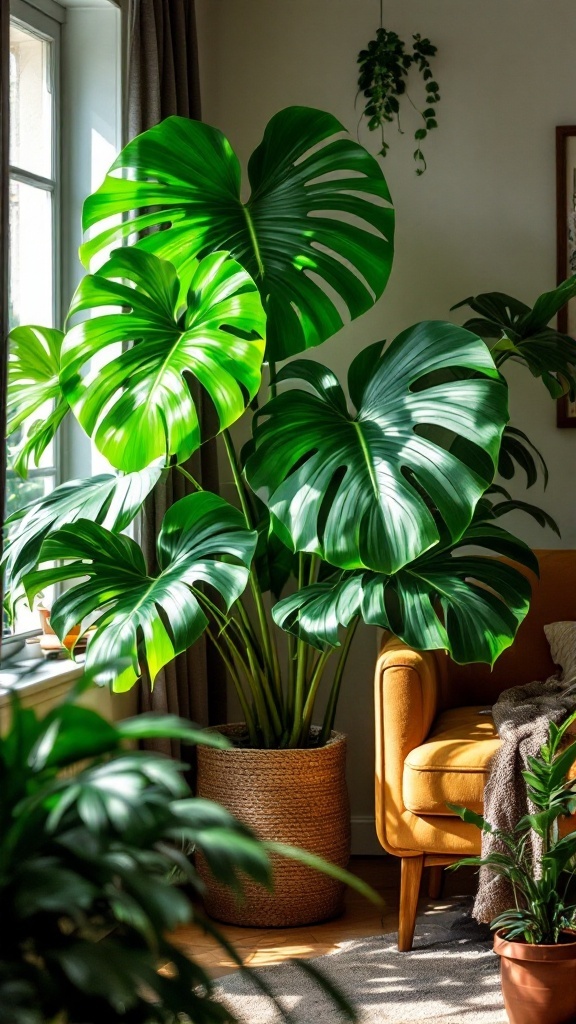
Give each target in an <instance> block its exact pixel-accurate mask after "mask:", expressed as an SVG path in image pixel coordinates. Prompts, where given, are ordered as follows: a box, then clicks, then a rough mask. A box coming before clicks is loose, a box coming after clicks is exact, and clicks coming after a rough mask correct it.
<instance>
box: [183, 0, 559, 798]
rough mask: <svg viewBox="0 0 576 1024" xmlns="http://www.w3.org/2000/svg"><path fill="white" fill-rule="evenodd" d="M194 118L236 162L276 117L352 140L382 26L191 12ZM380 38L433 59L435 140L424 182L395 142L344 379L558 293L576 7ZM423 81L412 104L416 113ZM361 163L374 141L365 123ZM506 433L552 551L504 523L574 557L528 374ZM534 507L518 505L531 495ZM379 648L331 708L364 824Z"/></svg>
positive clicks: (466, 5)
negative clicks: (562, 145) (541, 476)
mask: <svg viewBox="0 0 576 1024" xmlns="http://www.w3.org/2000/svg"><path fill="white" fill-rule="evenodd" d="M196 6H197V11H198V24H199V32H200V47H201V74H202V92H203V111H204V119H205V120H206V121H208V122H209V123H211V124H215V125H217V126H218V127H220V128H221V129H222V130H223V131H224V132H225V133H226V134H227V135H228V137H229V138H230V140H231V142H232V144H233V145H234V147H235V148H236V150H237V152H238V153H239V155H240V156H241V157H242V158H245V157H246V156H248V155H249V153H250V152H251V151H252V149H253V148H254V147H255V145H257V143H258V142H259V140H260V137H261V133H262V130H263V127H264V125H265V123H266V121H267V120H268V119H269V118H270V117H271V116H272V114H274V113H275V112H276V111H277V110H279V109H280V108H281V107H284V106H288V105H290V104H295V103H298V104H305V105H309V106H317V107H323V108H325V109H327V110H330V111H331V112H332V113H334V114H335V115H336V116H337V117H339V118H340V120H342V121H343V123H344V124H345V125H346V126H347V127H348V128H350V130H351V131H352V132H355V131H356V124H357V122H358V117H359V110H360V109H361V107H360V106H359V107H358V109H356V110H355V106H354V100H355V94H356V79H357V68H356V63H355V59H356V55H357V53H358V51H359V50H360V49H361V48H362V47H363V46H364V45H365V44H366V43H367V42H368V40H369V39H370V38H371V37H372V35H373V33H374V31H375V29H376V27H377V22H378V3H377V0H283V2H280V0H196ZM384 8H385V25H386V27H387V28H390V29H394V30H395V31H397V32H399V34H400V35H401V36H402V37H403V38H405V39H409V38H410V36H411V34H412V33H413V32H420V33H421V34H422V35H428V36H429V37H430V38H431V40H432V41H433V42H434V43H435V44H436V45H437V47H438V51H439V52H438V56H437V58H436V59H435V63H434V74H435V78H436V79H437V81H438V82H439V85H440V93H441V97H442V98H441V102H440V103H439V104H438V110H437V113H438V121H439V126H440V127H439V128H438V130H436V131H435V132H433V133H432V135H431V136H430V137H429V138H428V139H426V141H425V155H426V157H427V160H428V171H427V172H426V174H425V175H424V176H423V177H421V178H418V177H416V175H415V173H414V165H413V161H412V151H413V149H414V148H415V147H414V144H413V138H412V132H413V130H414V128H415V127H416V126H417V125H416V121H415V118H414V119H412V118H411V117H410V113H405V115H404V121H405V127H406V134H405V135H404V136H397V135H396V134H395V132H394V131H393V130H392V131H391V132H390V138H389V141H390V142H391V150H390V154H389V155H388V156H387V157H386V160H385V161H384V163H383V166H384V171H385V174H386V177H387V179H388V183H389V185H390V189H391V192H392V196H393V199H394V203H395V206H396V210H397V236H396V258H395V265H394V269H393V273H392V277H391V280H390V284H389V286H388V289H387V291H386V293H385V295H384V296H383V298H382V299H381V300H380V302H379V303H378V304H377V306H376V307H375V308H374V309H373V310H372V311H371V312H370V313H369V314H367V315H366V316H365V317H364V318H363V320H362V321H361V322H357V323H356V324H353V325H351V326H350V327H348V328H345V329H344V330H343V331H342V332H341V333H340V334H339V335H338V336H337V337H336V338H335V339H334V340H333V341H331V342H329V343H327V344H326V345H325V346H324V347H323V349H322V354H321V358H322V359H323V361H325V362H328V363H330V364H331V365H332V366H333V367H334V369H336V370H337V371H339V372H342V371H343V370H344V369H345V367H346V366H347V365H348V363H349V361H350V357H351V354H352V353H353V352H354V351H355V350H357V349H359V348H361V347H363V346H364V345H366V344H368V343H369V342H371V341H375V340H377V339H378V338H382V337H387V338H390V337H392V336H394V335H395V334H396V333H398V332H399V331H400V330H401V329H402V328H404V327H407V326H409V325H410V324H412V323H414V322H416V321H418V320H422V319H428V318H448V317H449V308H450V306H451V305H452V304H453V303H455V302H457V301H459V300H460V299H463V298H465V297H466V296H467V295H470V294H474V293H478V292H481V291H488V290H491V291H492V290H499V291H505V292H509V293H510V294H512V295H514V296H517V297H518V298H520V299H523V300H525V301H527V302H531V301H532V300H533V299H534V298H535V297H536V295H538V294H539V293H540V292H542V291H544V290H546V289H548V288H551V287H553V286H554V284H555V192H554V190H555V165H554V128H555V126H556V125H559V124H573V123H575V122H576V49H575V41H576V7H575V6H574V3H573V0H554V3H550V2H548V0H482V2H481V3H478V2H474V0H387V2H386V3H385V4H384ZM420 96H421V92H420V82H419V81H418V82H417V83H416V84H415V86H414V99H415V101H416V102H417V103H418V102H419V100H420ZM360 138H361V141H363V142H364V144H365V145H367V146H368V147H369V148H370V149H371V150H372V151H373V152H376V151H377V149H378V145H377V137H376V135H370V133H368V132H367V131H366V129H365V128H364V126H362V128H361V134H360ZM510 379H511V384H512V390H511V415H512V422H513V423H515V424H516V425H517V426H519V427H520V428H522V429H525V430H526V431H527V432H528V433H529V434H530V436H531V437H532V439H533V440H534V441H535V442H536V443H537V444H538V445H539V446H540V447H541V449H542V451H543V453H544V455H545V457H546V459H547V461H548V464H549V468H550V475H551V481H550V485H549V487H548V491H547V493H546V494H545V495H542V493H536V491H537V489H536V488H534V489H533V491H534V493H533V497H532V500H534V501H535V502H536V503H540V504H541V505H542V506H544V507H545V508H547V509H549V510H550V511H551V512H553V514H554V515H555V516H556V518H557V520H558V522H559V523H560V526H561V529H562V534H563V538H562V541H561V542H560V541H558V539H557V538H556V537H555V535H554V534H551V533H546V534H544V533H542V532H541V531H540V529H539V528H538V527H537V526H535V525H534V526H531V525H530V524H527V523H525V522H524V521H522V520H521V521H519V522H517V523H513V522H512V521H510V526H512V527H516V528H517V529H518V532H521V533H522V535H523V536H524V537H525V538H526V539H527V540H528V541H529V542H530V543H531V544H533V545H535V546H541V547H554V546H558V545H563V546H566V547H574V546H575V545H576V518H575V516H574V514H573V509H574V506H575V504H576V472H575V467H576V460H575V454H576V431H570V430H564V431H562V430H558V429H557V428H556V426H555V409H554V404H553V403H552V401H551V400H550V399H549V398H548V396H547V393H546V392H545V390H544V388H543V386H542V385H541V384H539V383H538V382H534V381H533V380H532V378H531V377H530V375H529V374H528V373H527V372H526V371H523V372H515V374H514V376H513V377H512V376H511V378H510ZM529 496H530V493H529ZM375 651H376V638H375V636H374V634H373V633H372V632H370V631H368V630H364V631H363V633H362V635H361V637H360V638H359V640H358V642H357V643H356V648H355V654H354V663H353V665H352V666H351V668H350V671H349V673H348V676H349V678H348V680H347V683H348V685H347V687H346V689H345V694H344V698H343V700H342V705H341V711H340V719H339V724H340V726H341V727H342V728H343V729H345V730H346V731H347V732H348V733H349V735H350V746H351V751H350V782H351V790H352V804H353V814H354V815H355V816H356V817H357V818H358V817H360V818H362V817H365V818H366V817H369V816H371V814H372V807H373V792H372V786H373V783H372V774H373V770H372V756H373V753H372V719H373V714H372V671H373V664H374V656H375Z"/></svg>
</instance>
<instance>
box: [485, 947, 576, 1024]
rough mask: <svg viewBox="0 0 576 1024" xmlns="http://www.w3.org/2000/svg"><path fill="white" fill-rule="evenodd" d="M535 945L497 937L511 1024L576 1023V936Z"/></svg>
mask: <svg viewBox="0 0 576 1024" xmlns="http://www.w3.org/2000/svg"><path fill="white" fill-rule="evenodd" d="M564 934H565V936H566V940H567V941H565V942H559V943H557V944H556V945H554V946H535V945H530V943H528V942H518V941H516V942H509V941H508V939H505V938H504V936H503V934H502V931H498V932H496V934H495V936H494V952H495V953H498V956H499V957H500V974H501V979H502V995H503V997H504V1006H505V1007H506V1013H507V1014H508V1020H509V1021H510V1024H573V1022H574V1020H576V984H575V981H576V933H572V932H565V933H564Z"/></svg>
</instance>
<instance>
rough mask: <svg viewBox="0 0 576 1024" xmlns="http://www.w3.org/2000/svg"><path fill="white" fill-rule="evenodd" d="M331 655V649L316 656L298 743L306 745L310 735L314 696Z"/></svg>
mask: <svg viewBox="0 0 576 1024" xmlns="http://www.w3.org/2000/svg"><path fill="white" fill-rule="evenodd" d="M333 653H334V651H333V650H332V649H331V648H330V649H329V650H327V651H322V652H321V654H320V655H319V656H318V658H317V660H316V663H315V665H314V668H313V670H312V676H311V678H310V685H309V687H308V693H307V695H306V701H305V703H304V710H303V712H302V731H301V733H300V743H306V741H307V739H308V735H309V733H310V726H311V725H312V715H313V714H314V704H315V701H316V696H317V694H318V687H319V686H320V683H321V682H322V678H323V676H324V670H325V668H326V666H327V664H328V661H329V659H330V658H331V656H332V655H333Z"/></svg>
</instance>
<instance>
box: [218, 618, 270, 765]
mask: <svg viewBox="0 0 576 1024" xmlns="http://www.w3.org/2000/svg"><path fill="white" fill-rule="evenodd" d="M206 632H207V634H208V636H209V637H210V640H211V641H212V643H213V645H214V647H215V648H216V650H217V651H218V654H219V655H220V657H221V658H222V661H223V662H224V664H225V666H226V668H227V669H228V672H229V674H230V678H231V680H232V682H233V683H234V689H235V690H236V696H237V697H238V701H239V703H240V707H241V708H242V714H243V715H244V721H245V722H246V728H247V729H248V735H249V737H250V743H251V744H252V746H253V747H257V746H258V743H259V738H258V732H257V730H256V723H255V720H254V715H253V714H252V709H251V707H250V705H249V703H248V701H247V700H246V695H245V693H244V687H243V686H242V681H241V679H240V676H239V675H238V672H237V670H236V666H235V664H234V663H233V661H232V659H231V658H230V657H229V656H228V653H227V651H226V646H225V644H222V643H220V641H219V640H218V638H217V636H216V634H215V633H214V631H213V630H211V629H210V627H208V629H207V630H206Z"/></svg>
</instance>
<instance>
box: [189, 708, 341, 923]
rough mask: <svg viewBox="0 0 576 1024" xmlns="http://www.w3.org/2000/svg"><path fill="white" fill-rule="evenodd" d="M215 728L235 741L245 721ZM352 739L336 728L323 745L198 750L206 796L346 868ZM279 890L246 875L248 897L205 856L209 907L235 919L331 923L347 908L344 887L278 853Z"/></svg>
mask: <svg viewBox="0 0 576 1024" xmlns="http://www.w3.org/2000/svg"><path fill="white" fill-rule="evenodd" d="M214 731H217V732H221V733H223V734H224V735H226V736H228V737H230V738H231V739H233V737H234V736H238V735H240V734H241V733H242V732H243V731H244V729H243V726H242V725H227V726H219V727H217V728H215V730H214ZM345 768H346V737H345V736H343V735H342V734H341V733H336V732H334V733H332V737H331V739H330V740H329V742H328V743H327V744H326V746H324V747H318V748H309V749H302V750H252V749H249V748H245V747H232V748H231V749H229V750H215V749H212V748H210V747H199V748H198V779H197V792H198V795H199V796H202V797H205V798H207V799H210V800H216V801H218V803H220V804H222V805H223V806H224V807H226V808H227V809H228V810H229V811H231V812H232V814H234V815H235V816H236V817H237V818H239V819H240V820H241V821H243V822H245V824H247V825H249V826H250V828H251V829H253V831H254V832H255V833H256V834H257V835H258V836H259V837H260V838H261V839H270V840H275V841H277V842H283V843H290V844H292V845H294V846H301V847H304V849H306V850H309V851H310V852H311V853H315V854H318V855H319V856H320V857H323V858H324V859H325V860H328V861H331V862H332V863H333V864H337V865H338V866H339V867H346V866H347V864H348V860H349V857H350V812H349V804H348V792H347V788H346V776H345ZM272 859H273V870H274V889H273V892H271V893H270V892H269V891H268V890H267V889H264V888H263V887H262V886H260V885H257V884H255V883H252V882H250V881H248V880H246V882H245V885H244V897H243V898H239V897H238V895H236V894H235V893H233V892H231V891H230V890H229V889H228V888H226V887H225V886H222V885H219V884H218V883H216V882H215V881H214V879H213V878H212V876H211V875H210V873H209V872H208V870H207V867H206V864H205V863H204V862H203V859H202V857H198V870H199V872H200V875H201V877H202V879H203V881H204V883H205V885H206V887H207V895H206V897H205V905H206V910H207V912H208V913H209V914H210V916H211V917H213V918H215V919H216V920H218V921H224V922H227V923H228V924H236V925H244V926H251V927H262V928H282V927H284V928H286V927H293V926H296V925H303V924H312V923H313V922H318V921H325V920H328V919H329V918H331V917H335V916H336V915H337V914H339V913H341V912H342V909H343V898H344V886H343V885H342V884H341V883H340V882H337V881H335V880H334V879H332V878H329V877H328V876H327V875H324V874H322V873H320V872H318V871H314V870H313V869H311V868H308V867H305V866H304V865H302V864H299V863H297V862H296V861H292V860H287V859H286V858H284V857H277V856H276V855H273V858H272Z"/></svg>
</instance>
